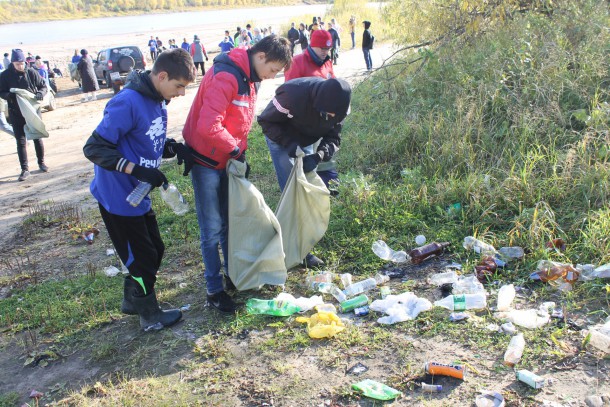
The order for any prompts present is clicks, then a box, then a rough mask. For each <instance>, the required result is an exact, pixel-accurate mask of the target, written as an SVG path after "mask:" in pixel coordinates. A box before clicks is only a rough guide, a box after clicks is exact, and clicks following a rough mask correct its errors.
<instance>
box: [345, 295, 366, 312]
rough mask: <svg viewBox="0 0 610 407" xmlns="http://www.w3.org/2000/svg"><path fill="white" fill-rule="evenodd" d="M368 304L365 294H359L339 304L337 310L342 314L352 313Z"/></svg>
mask: <svg viewBox="0 0 610 407" xmlns="http://www.w3.org/2000/svg"><path fill="white" fill-rule="evenodd" d="M368 303H369V297H367V296H366V295H365V294H361V295H359V296H357V297H354V298H350V299H349V300H345V301H343V302H342V303H341V304H339V310H340V311H341V312H342V313H346V312H350V311H353V310H355V309H356V308H358V307H362V306H364V305H368Z"/></svg>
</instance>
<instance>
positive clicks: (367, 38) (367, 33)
mask: <svg viewBox="0 0 610 407" xmlns="http://www.w3.org/2000/svg"><path fill="white" fill-rule="evenodd" d="M372 37H373V35H372V34H371V30H369V29H368V28H367V29H366V30H364V32H363V33H362V48H369V49H370V48H373V41H372Z"/></svg>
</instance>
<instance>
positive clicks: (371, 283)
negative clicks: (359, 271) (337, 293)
mask: <svg viewBox="0 0 610 407" xmlns="http://www.w3.org/2000/svg"><path fill="white" fill-rule="evenodd" d="M388 281H390V277H388V276H384V275H382V274H377V275H375V277H371V278H367V279H366V280H362V281H358V282H357V283H354V284H351V285H348V286H347V287H345V290H343V293H344V294H345V295H346V296H348V297H353V296H354V295H358V294H361V293H363V292H365V291H368V290H372V289H373V288H375V287H377V285H379V284H383V283H386V282H388Z"/></svg>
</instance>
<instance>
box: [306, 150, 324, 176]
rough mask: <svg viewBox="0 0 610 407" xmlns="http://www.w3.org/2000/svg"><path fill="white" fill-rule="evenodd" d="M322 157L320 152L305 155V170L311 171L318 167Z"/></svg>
mask: <svg viewBox="0 0 610 407" xmlns="http://www.w3.org/2000/svg"><path fill="white" fill-rule="evenodd" d="M321 160H322V159H321V158H320V155H319V154H309V155H306V156H305V157H303V172H311V171H313V170H315V169H316V167H317V166H318V163H319V162H320V161H321Z"/></svg>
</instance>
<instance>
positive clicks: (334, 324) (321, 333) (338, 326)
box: [296, 312, 345, 339]
mask: <svg viewBox="0 0 610 407" xmlns="http://www.w3.org/2000/svg"><path fill="white" fill-rule="evenodd" d="M296 320H297V322H301V323H307V333H308V334H309V336H310V337H311V338H314V339H320V338H330V337H332V336H335V335H336V334H338V333H339V332H341V331H343V330H344V329H345V325H344V324H343V321H341V319H340V318H339V317H338V316H337V314H335V313H332V312H317V313H315V314H313V315H312V316H311V317H309V318H307V317H298V318H297V319H296Z"/></svg>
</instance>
